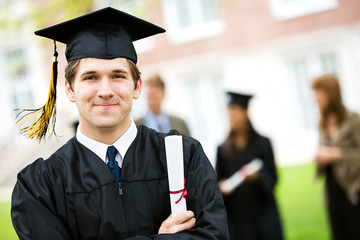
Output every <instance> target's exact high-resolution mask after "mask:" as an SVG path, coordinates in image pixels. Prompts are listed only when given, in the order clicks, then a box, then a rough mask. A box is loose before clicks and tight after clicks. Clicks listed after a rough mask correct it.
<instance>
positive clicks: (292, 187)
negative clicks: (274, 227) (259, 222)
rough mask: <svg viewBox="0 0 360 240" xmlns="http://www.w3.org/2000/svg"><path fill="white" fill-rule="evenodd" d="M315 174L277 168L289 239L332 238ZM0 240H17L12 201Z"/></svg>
mask: <svg viewBox="0 0 360 240" xmlns="http://www.w3.org/2000/svg"><path fill="white" fill-rule="evenodd" d="M314 174H315V169H314V166H313V165H312V164H306V165H302V166H295V167H285V168H279V169H278V175H279V183H278V185H277V189H276V194H277V201H278V205H279V210H280V214H281V219H282V223H283V229H284V233H285V239H286V240H308V239H319V240H326V239H330V235H329V227H328V223H327V217H326V209H325V206H324V200H323V180H315V179H314ZM0 239H1V240H13V239H18V238H17V236H16V234H15V231H14V230H13V227H12V224H11V219H10V203H9V202H0Z"/></svg>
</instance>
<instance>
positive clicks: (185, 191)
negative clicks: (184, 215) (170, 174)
mask: <svg viewBox="0 0 360 240" xmlns="http://www.w3.org/2000/svg"><path fill="white" fill-rule="evenodd" d="M185 183H186V179H185V178H184V188H183V189H181V190H178V191H169V192H170V194H178V193H181V192H182V194H181V196H180V198H179V200H177V201H176V202H175V204H178V203H179V202H180V201H181V199H182V198H186V197H187V189H186V186H185Z"/></svg>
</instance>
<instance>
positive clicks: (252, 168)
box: [223, 158, 263, 192]
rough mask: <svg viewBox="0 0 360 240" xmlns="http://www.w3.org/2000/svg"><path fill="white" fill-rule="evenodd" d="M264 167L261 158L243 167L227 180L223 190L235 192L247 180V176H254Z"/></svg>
mask: <svg viewBox="0 0 360 240" xmlns="http://www.w3.org/2000/svg"><path fill="white" fill-rule="evenodd" d="M262 166H263V161H261V160H260V159H259V158H255V159H253V160H252V161H251V162H249V163H248V164H246V165H245V166H243V167H242V168H241V169H239V170H238V171H236V172H235V173H234V174H233V175H231V177H229V178H228V179H226V180H225V181H224V183H223V188H224V190H225V191H226V192H231V191H233V190H234V189H235V188H236V187H237V186H239V185H240V184H241V183H242V182H243V181H244V180H245V178H246V176H247V175H250V174H253V173H255V172H257V171H259V170H260V169H261V168H262Z"/></svg>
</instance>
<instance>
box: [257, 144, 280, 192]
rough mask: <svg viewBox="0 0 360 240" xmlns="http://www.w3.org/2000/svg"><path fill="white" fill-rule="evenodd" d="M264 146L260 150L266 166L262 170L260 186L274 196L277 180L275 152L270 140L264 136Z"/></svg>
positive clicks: (260, 145) (261, 145)
mask: <svg viewBox="0 0 360 240" xmlns="http://www.w3.org/2000/svg"><path fill="white" fill-rule="evenodd" d="M259 147H260V148H262V149H261V151H259V152H260V159H261V160H263V162H264V166H263V167H262V169H261V170H260V172H259V173H260V187H261V188H262V189H263V191H264V193H265V195H266V196H267V197H269V198H272V197H273V190H274V186H275V184H276V181H277V174H276V167H275V161H274V152H273V149H272V146H271V143H270V140H269V139H267V138H263V141H262V144H259Z"/></svg>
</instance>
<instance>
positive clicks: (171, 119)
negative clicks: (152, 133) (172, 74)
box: [135, 74, 190, 136]
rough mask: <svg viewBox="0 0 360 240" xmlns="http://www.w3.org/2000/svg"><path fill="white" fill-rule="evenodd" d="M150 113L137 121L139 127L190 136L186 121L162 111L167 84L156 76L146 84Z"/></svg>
mask: <svg viewBox="0 0 360 240" xmlns="http://www.w3.org/2000/svg"><path fill="white" fill-rule="evenodd" d="M145 86H146V97H147V104H148V107H149V110H148V112H147V113H146V115H145V116H144V117H143V118H140V119H138V120H135V123H136V124H138V125H145V126H147V127H149V128H152V129H155V130H156V131H158V132H164V133H166V132H169V131H170V129H175V130H177V131H179V132H180V133H181V134H184V135H185V136H190V131H189V128H188V127H187V125H186V123H185V121H184V120H183V119H181V118H179V117H176V116H173V115H169V114H166V113H164V112H163V111H162V110H161V105H162V102H163V101H164V98H165V83H164V81H163V80H162V78H161V77H160V75H158V74H156V75H154V76H152V77H151V78H149V79H148V80H147V81H146V82H145Z"/></svg>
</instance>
